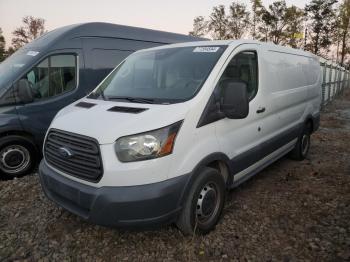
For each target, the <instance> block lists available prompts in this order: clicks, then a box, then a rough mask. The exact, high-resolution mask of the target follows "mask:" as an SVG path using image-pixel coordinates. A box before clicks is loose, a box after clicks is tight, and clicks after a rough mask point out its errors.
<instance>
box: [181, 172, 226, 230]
mask: <svg viewBox="0 0 350 262" xmlns="http://www.w3.org/2000/svg"><path fill="white" fill-rule="evenodd" d="M225 189H226V188H225V181H224V179H223V177H222V175H221V174H220V173H219V172H218V171H217V170H216V169H213V168H209V167H206V168H204V169H203V170H202V171H201V173H200V174H199V175H198V176H197V178H196V179H195V181H194V183H193V185H192V187H191V189H190V190H189V194H188V196H187V198H186V200H185V202H184V205H183V209H182V211H181V214H180V216H179V218H178V220H177V222H176V225H177V226H178V228H179V229H180V230H181V231H182V232H183V233H185V234H193V233H197V232H198V233H202V234H205V233H208V232H209V231H211V230H212V229H214V228H215V225H216V224H217V222H218V220H219V218H220V215H221V212H222V209H223V206H224V200H225Z"/></svg>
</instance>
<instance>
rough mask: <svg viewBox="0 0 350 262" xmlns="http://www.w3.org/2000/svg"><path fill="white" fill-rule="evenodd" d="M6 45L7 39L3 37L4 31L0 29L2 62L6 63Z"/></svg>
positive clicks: (0, 57) (0, 59)
mask: <svg viewBox="0 0 350 262" xmlns="http://www.w3.org/2000/svg"><path fill="white" fill-rule="evenodd" d="M5 45H6V42H5V37H4V36H3V35H2V30H1V28H0V62H2V61H4V60H5V58H6V50H5Z"/></svg>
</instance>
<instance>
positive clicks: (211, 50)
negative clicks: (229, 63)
mask: <svg viewBox="0 0 350 262" xmlns="http://www.w3.org/2000/svg"><path fill="white" fill-rule="evenodd" d="M219 48H220V47H218V46H197V47H196V48H195V49H193V52H194V53H215V52H216V51H218V50H219Z"/></svg>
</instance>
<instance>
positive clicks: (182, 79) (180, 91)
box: [88, 46, 226, 104]
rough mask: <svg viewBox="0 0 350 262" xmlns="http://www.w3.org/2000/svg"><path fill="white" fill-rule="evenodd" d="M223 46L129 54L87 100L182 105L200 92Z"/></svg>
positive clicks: (179, 48) (223, 48) (192, 47)
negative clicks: (180, 103) (181, 103)
mask: <svg viewBox="0 0 350 262" xmlns="http://www.w3.org/2000/svg"><path fill="white" fill-rule="evenodd" d="M225 49H226V46H207V47H205V46H200V47H196V46H191V47H176V48H166V49H158V50H149V51H141V52H138V53H134V54H132V55H130V56H129V57H128V58H127V59H126V60H125V61H124V62H122V63H121V64H120V65H119V66H118V67H117V68H116V69H114V71H113V72H112V73H111V74H110V75H109V76H108V77H107V78H106V79H105V80H104V81H103V82H102V83H101V84H100V85H99V87H98V88H97V89H96V90H95V91H94V92H93V93H91V94H90V95H89V96H88V97H89V98H95V99H104V100H124V101H128V102H132V103H157V104H169V103H179V102H184V101H187V100H189V99H191V98H192V97H194V96H195V95H196V94H197V92H198V91H199V90H200V88H201V87H202V85H203V84H204V82H205V81H206V79H207V77H208V76H209V74H210V72H211V70H212V69H213V67H214V66H215V64H216V62H217V61H218V59H219V58H220V56H221V55H222V53H223V52H224V51H225Z"/></svg>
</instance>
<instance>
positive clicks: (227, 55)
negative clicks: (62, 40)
mask: <svg viewBox="0 0 350 262" xmlns="http://www.w3.org/2000/svg"><path fill="white" fill-rule="evenodd" d="M320 103H321V71H320V65H319V60H318V58H317V57H316V56H314V55H312V54H310V53H307V52H304V51H300V50H295V49H291V48H286V47H280V46H276V45H273V44H267V43H261V42H257V41H246V40H240V41H204V42H191V43H183V44H174V45H168V46H164V47H156V48H152V49H147V50H142V51H138V52H136V53H134V54H132V55H130V56H129V57H128V58H127V59H126V60H125V61H124V62H122V63H121V64H120V65H119V66H118V67H117V68H116V69H114V70H113V71H112V73H110V74H109V76H107V78H106V79H104V81H102V83H101V84H100V85H99V86H98V87H97V88H96V89H95V90H94V91H93V92H92V93H91V94H90V95H89V96H87V97H86V98H84V99H81V100H80V101H78V102H77V103H74V104H72V105H70V106H68V107H66V108H64V109H63V110H61V111H60V112H59V113H58V114H57V116H56V118H55V119H54V121H53V122H52V124H51V126H50V129H49V131H48V133H47V135H46V140H45V144H44V160H43V161H42V162H41V165H40V170H39V171H40V179H41V183H42V187H43V189H44V191H45V193H46V195H47V197H48V198H49V199H51V200H53V201H54V202H56V203H57V204H58V205H60V206H62V207H64V208H65V209H67V210H69V211H71V212H72V213H75V214H77V215H79V216H81V217H83V218H84V219H86V220H89V221H91V222H94V223H97V224H101V225H108V226H137V225H150V224H156V223H171V222H176V224H177V225H178V227H179V228H180V229H181V230H182V231H183V232H184V233H192V232H193V231H194V229H195V228H196V230H197V231H198V232H202V233H205V232H208V231H209V230H211V229H213V228H214V227H215V225H216V223H217V221H218V219H219V217H220V214H221V211H222V209H223V205H224V196H225V192H226V189H229V188H232V187H235V186H237V185H238V184H240V183H241V182H243V181H245V180H246V179H248V178H249V177H251V176H253V175H254V174H256V173H258V172H259V171H260V170H261V169H263V168H264V167H266V166H267V165H269V164H271V163H272V162H274V161H275V160H277V159H278V158H280V157H282V156H284V155H285V154H287V153H290V155H291V156H292V157H293V158H295V159H297V160H302V159H304V158H305V157H306V155H307V153H308V150H309V147H310V135H311V133H312V132H313V131H315V130H316V129H317V128H318V126H319V114H320Z"/></svg>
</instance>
